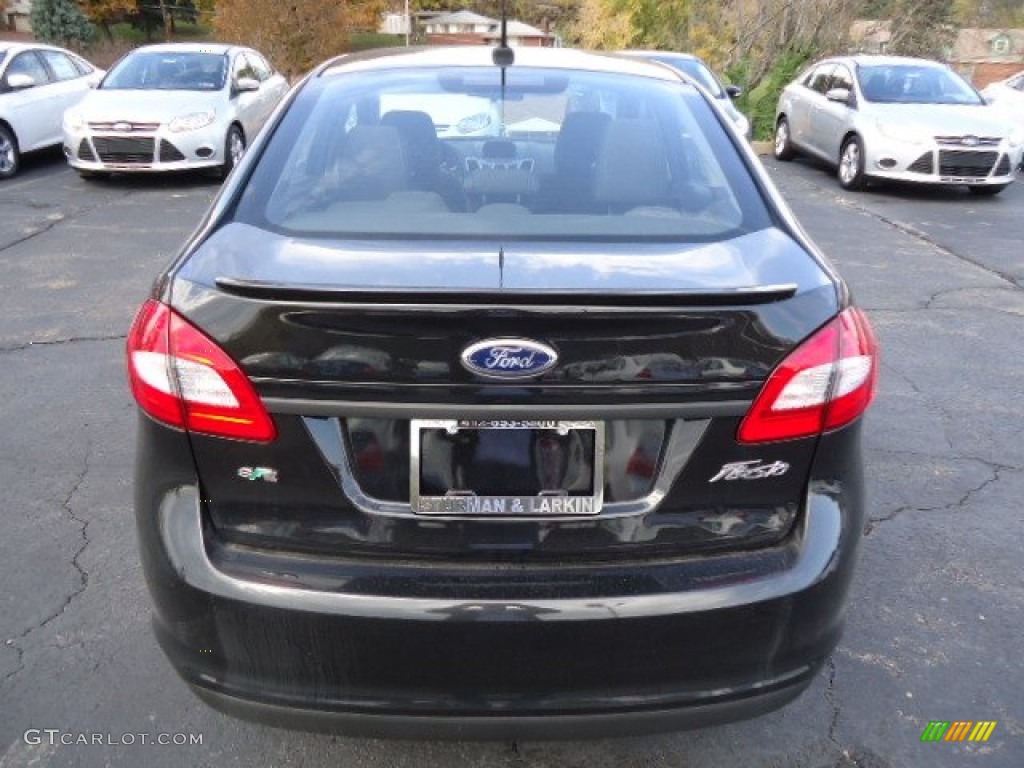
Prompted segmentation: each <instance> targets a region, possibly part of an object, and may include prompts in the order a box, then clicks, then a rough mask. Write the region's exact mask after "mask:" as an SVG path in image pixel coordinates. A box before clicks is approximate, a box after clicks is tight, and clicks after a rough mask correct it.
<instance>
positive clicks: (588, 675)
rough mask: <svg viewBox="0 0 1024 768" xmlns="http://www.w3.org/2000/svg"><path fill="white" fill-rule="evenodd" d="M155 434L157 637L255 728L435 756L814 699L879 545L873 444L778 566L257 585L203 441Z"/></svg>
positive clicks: (146, 547)
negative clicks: (865, 566)
mask: <svg viewBox="0 0 1024 768" xmlns="http://www.w3.org/2000/svg"><path fill="white" fill-rule="evenodd" d="M144 422H146V420H144ZM144 434H145V437H144V439H143V440H142V441H141V442H140V446H139V454H140V455H139V466H140V473H139V475H138V476H137V478H136V509H137V518H138V523H139V533H140V539H141V544H142V555H143V562H144V566H145V572H146V576H147V580H148V582H149V586H150V591H151V593H152V595H153V598H154V602H155V604H156V613H155V621H154V626H155V630H156V634H157V637H158V639H159V641H160V643H161V646H162V647H163V649H164V651H165V653H166V654H167V656H168V658H169V659H170V660H171V662H172V664H173V665H174V667H175V668H176V670H177V671H178V673H179V674H180V675H181V676H182V678H183V679H184V680H185V681H186V682H188V683H189V684H190V685H192V686H193V688H194V689H195V690H196V692H197V694H198V695H200V697H201V698H202V699H204V700H205V701H207V702H208V703H210V704H211V705H213V706H215V707H217V708H218V709H222V710H224V711H226V712H228V713H231V714H235V715H238V716H241V717H245V718H249V719H254V720H257V721H260V722H264V723H270V724H273V725H277V726H284V727H293V728H303V729H312V730H331V731H338V732H344V733H349V734H360V735H369V736H406V737H429V738H439V737H450V738H479V739H491V738H580V737H587V736H591V735H594V736H606V735H612V734H637V733H643V732H649V731H657V730H666V729H676V728H685V727H698V726H703V725H707V724H710V723H714V722H722V721H730V720H736V719H742V718H746V717H752V716H755V715H758V714H761V713H762V712H766V711H769V710H771V709H775V708H777V707H779V706H782V705H784V704H785V703H787V702H788V701H790V700H791V699H793V698H795V697H796V696H797V695H798V694H799V693H800V691H802V690H803V689H804V688H805V687H806V686H807V685H808V684H809V683H810V682H811V680H812V679H813V677H814V675H815V673H816V672H817V670H818V669H819V668H820V666H821V664H822V663H823V661H824V659H825V658H826V657H827V655H828V654H829V653H830V652H831V650H832V649H833V648H834V646H835V644H836V643H837V642H838V639H839V636H840V633H841V629H842V622H843V616H844V602H845V597H846V592H847V588H848V585H849V580H850V577H851V574H852V569H853V563H854V560H855V554H856V549H857V545H858V541H859V539H860V528H861V515H862V498H861V494H862V488H861V479H860V474H861V468H860V461H859V452H860V449H859V426H858V425H853V426H852V427H849V428H846V429H844V430H841V431H840V432H838V433H836V434H833V435H829V436H826V437H824V438H822V445H821V447H820V449H819V451H818V452H817V455H818V457H819V459H818V461H817V462H816V467H815V471H814V473H813V474H812V479H811V483H810V486H809V491H808V493H807V496H806V500H805V505H804V510H803V513H802V514H801V515H800V520H801V522H800V523H799V524H798V525H797V526H796V528H795V530H794V531H793V533H792V535H791V536H790V537H789V538H788V539H787V540H786V541H785V542H783V543H781V544H779V545H778V546H776V547H769V548H762V549H759V550H753V551H740V552H731V553H728V554H717V555H708V556H692V557H683V558H678V559H674V560H669V561H666V560H659V561H652V562H643V561H641V562H636V563H630V562H625V563H623V562H618V561H616V562H614V563H609V564H607V565H601V564H596V565H593V566H587V568H586V569H584V570H583V572H582V575H581V573H580V569H567V568H565V567H559V566H558V565H552V564H547V565H523V566H521V567H519V566H515V565H511V566H510V565H507V564H506V565H505V566H504V568H503V569H501V568H498V567H497V566H496V567H495V568H493V569H490V568H487V567H485V566H480V565H471V564H467V565H465V566H464V570H462V571H459V570H458V568H459V566H458V564H455V565H453V566H452V568H451V569H447V570H446V568H445V567H443V566H437V565H436V564H435V565H429V564H424V565H422V566H419V565H416V564H412V565H411V566H410V565H409V564H405V565H406V567H412V568H413V569H414V570H415V569H417V568H418V569H420V570H422V578H421V579H420V580H418V581H417V580H416V579H409V578H406V577H405V576H404V575H403V577H402V578H401V579H399V578H395V577H394V574H392V573H390V572H388V571H389V566H388V565H386V564H381V565H378V564H375V563H369V564H367V563H361V564H360V563H357V564H353V563H351V562H345V563H342V562H340V561H339V562H338V563H337V565H336V566H335V567H334V568H333V569H330V568H328V569H323V568H321V569H319V570H315V571H314V569H310V571H309V572H303V570H302V569H303V567H304V563H303V560H302V558H298V559H296V560H293V561H291V562H290V563H286V562H285V560H284V559H282V563H281V565H280V567H278V568H275V569H273V571H271V570H267V571H266V572H265V573H263V574H255V573H254V572H252V571H246V570H245V569H244V568H241V566H240V564H239V563H238V562H233V560H232V559H233V558H235V557H237V556H238V555H239V553H238V551H237V549H235V548H233V547H230V546H224V545H223V543H222V542H220V541H219V540H218V537H217V534H216V532H215V531H213V530H212V529H211V528H210V527H209V525H208V523H207V522H206V521H205V519H204V516H203V514H202V512H201V506H200V504H199V492H198V491H197V489H196V485H195V480H194V478H190V477H189V473H188V469H187V467H188V466H189V461H190V457H189V456H188V451H189V447H188V440H187V439H186V438H185V437H184V436H183V435H181V434H178V433H174V432H172V431H171V430H167V429H165V428H162V427H156V426H153V425H151V424H150V425H149V426H144ZM157 456H159V457H160V458H161V459H163V460H164V461H163V463H162V464H161V463H158V462H155V461H153V459H154V458H156V457H157ZM154 466H160V467H164V468H167V469H166V470H163V471H161V472H160V473H158V474H157V475H154V474H153V473H152V471H151V470H152V467H154ZM395 569H396V570H397V566H396V567H395ZM442 571H443V572H444V574H443V575H444V577H445V578H446V579H448V581H446V582H444V585H443V588H442V587H438V588H435V586H434V585H435V582H437V583H441V582H439V581H438V573H439V572H442ZM449 571H450V573H449ZM484 571H486V573H485V572H484ZM339 573H344V576H343V577H339V576H338V575H337V574H339ZM239 574H246V575H245V576H244V577H243V576H241V575H239ZM451 574H454V575H451ZM496 574H497V576H496ZM627 575H628V576H629V577H630V578H628V579H627V578H625V576H627ZM300 581H301V582H302V584H303V586H302V587H301V588H296V586H295V583H297V582H300ZM616 585H618V586H616Z"/></svg>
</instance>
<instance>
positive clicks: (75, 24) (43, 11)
mask: <svg viewBox="0 0 1024 768" xmlns="http://www.w3.org/2000/svg"><path fill="white" fill-rule="evenodd" d="M29 22H30V23H31V24H32V33H33V34H34V35H35V37H36V39H37V40H41V41H43V42H45V43H56V44H58V45H63V46H65V47H73V46H78V45H82V44H84V43H87V42H89V41H90V40H92V39H93V37H94V36H95V33H96V30H95V28H94V27H93V25H92V24H90V23H89V20H88V19H87V18H86V17H85V14H83V13H82V11H81V10H80V9H79V7H78V6H77V5H75V4H74V2H72V0H35V2H34V3H32V10H31V11H29Z"/></svg>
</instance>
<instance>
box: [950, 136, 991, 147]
mask: <svg viewBox="0 0 1024 768" xmlns="http://www.w3.org/2000/svg"><path fill="white" fill-rule="evenodd" d="M935 141H936V143H938V144H941V145H942V146H944V147H998V146H999V142H1000V138H999V137H998V136H936V137H935Z"/></svg>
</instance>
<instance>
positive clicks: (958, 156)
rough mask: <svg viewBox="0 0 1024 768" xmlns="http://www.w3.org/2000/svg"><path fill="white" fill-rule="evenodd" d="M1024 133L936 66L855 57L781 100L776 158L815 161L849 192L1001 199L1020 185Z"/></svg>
mask: <svg viewBox="0 0 1024 768" xmlns="http://www.w3.org/2000/svg"><path fill="white" fill-rule="evenodd" d="M1022 147H1024V125H1013V123H1012V122H1011V121H1010V120H1009V119H1007V117H1006V116H1005V115H1004V114H1002V113H1001V112H999V111H998V110H996V109H995V108H993V107H991V106H989V105H988V104H986V103H985V101H984V100H983V99H982V98H981V96H979V95H978V92H977V91H975V90H974V88H972V87H971V86H970V85H968V84H967V82H966V81H964V79H963V78H962V77H960V75H958V74H957V73H955V72H954V71H953V70H951V69H950V68H949V67H947V66H945V65H944V64H940V63H938V62H935V61H930V60H928V59H913V58H904V57H895V56H874V55H856V56H840V57H835V58H829V59H824V60H822V61H819V62H816V63H814V64H812V65H811V66H809V67H808V68H807V69H806V70H804V72H803V73H802V74H801V75H800V76H799V77H797V78H796V80H794V81H793V82H791V83H790V84H789V85H787V86H786V87H785V88H784V89H783V91H782V94H781V95H780V96H779V102H778V108H777V111H776V119H775V142H774V154H775V157H776V159H778V160H789V159H791V158H792V157H793V156H794V155H795V154H797V153H802V154H807V155H813V156H815V157H818V158H820V159H821V160H823V161H825V162H827V163H831V164H833V165H835V166H836V168H837V175H838V178H839V184H840V186H842V187H843V188H844V189H861V188H863V187H864V186H865V185H866V184H867V183H869V182H870V181H872V180H879V181H885V180H888V181H901V182H910V183H915V184H933V185H964V186H966V187H967V189H968V190H969V191H970V192H972V193H973V194H976V195H995V194H998V193H999V192H1001V191H1002V190H1004V189H1006V187H1008V186H1009V185H1010V184H1011V183H1012V182H1013V180H1014V178H1015V176H1016V171H1015V169H1016V168H1017V166H1018V165H1019V164H1020V161H1021V153H1022Z"/></svg>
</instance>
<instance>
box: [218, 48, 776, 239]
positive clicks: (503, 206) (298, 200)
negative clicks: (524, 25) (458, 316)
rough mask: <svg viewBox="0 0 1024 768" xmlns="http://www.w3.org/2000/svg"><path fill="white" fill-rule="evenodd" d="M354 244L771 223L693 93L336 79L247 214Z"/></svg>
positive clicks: (303, 101) (548, 76)
mask: <svg viewBox="0 0 1024 768" xmlns="http://www.w3.org/2000/svg"><path fill="white" fill-rule="evenodd" d="M236 215H237V217H238V219H239V220H242V221H245V222H247V223H251V224H254V225H256V226H260V227H264V228H270V229H272V230H275V231H279V232H282V233H301V234H303V235H312V236H315V235H318V234H319V235H328V236H343V237H368V238H380V237H414V238H415V237H425V238H433V239H443V238H455V239H466V238H468V239H490V238H493V237H502V238H513V239H515V238H520V239H534V240H545V239H552V240H566V239H568V240H581V241H587V240H591V241H592V240H602V239H605V240H618V239H623V240H670V241H676V240H684V241H692V240H698V241H699V240H707V239H720V238H721V237H722V236H723V235H726V234H740V233H742V232H745V231H753V230H756V229H761V228H763V227H765V226H767V225H768V224H769V218H770V217H769V215H768V212H767V210H766V208H765V206H764V202H763V200H762V199H761V197H760V195H759V193H758V192H757V190H756V187H755V186H754V184H753V182H752V180H751V179H750V176H749V171H748V170H747V168H746V166H745V165H744V164H743V163H742V161H741V160H740V158H739V157H738V154H737V150H736V148H735V146H734V145H733V144H732V143H731V141H730V140H729V138H728V137H727V135H726V134H725V132H724V131H723V129H722V127H721V125H720V124H719V123H718V121H717V119H716V117H715V116H714V114H713V113H712V111H711V110H710V108H709V107H708V105H707V103H706V102H705V101H704V98H703V97H702V96H700V94H699V93H697V92H696V90H695V89H693V88H692V86H688V85H685V84H682V83H670V82H663V81H659V80H653V79H647V78H638V77H628V76H615V75H604V74H596V73H585V72H566V71H559V70H540V69H529V68H516V69H509V70H507V75H506V78H505V82H504V83H502V78H501V70H500V69H498V68H479V69H476V68H467V69H462V68H451V69H442V70H437V71H433V72H424V71H410V70H390V71H383V72H375V73H361V74H358V75H345V74H338V75H330V74H327V75H324V76H322V77H320V78H319V79H318V80H316V81H314V82H313V83H311V84H310V85H309V86H307V87H306V88H305V89H304V91H303V93H301V94H300V95H299V97H298V99H297V100H296V102H295V103H294V104H293V105H292V107H291V109H290V110H289V112H288V114H287V115H286V116H285V118H284V120H283V123H282V125H281V126H280V127H279V128H278V130H276V131H275V133H274V136H273V139H272V140H271V142H270V144H269V145H268V147H267V149H266V151H265V153H264V155H263V157H262V158H261V159H260V161H259V165H258V167H257V168H256V170H255V172H254V174H253V176H252V177H251V178H250V180H249V185H248V189H247V191H246V193H245V194H244V195H243V198H242V203H241V205H240V206H239V209H238V211H237V214H236Z"/></svg>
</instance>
